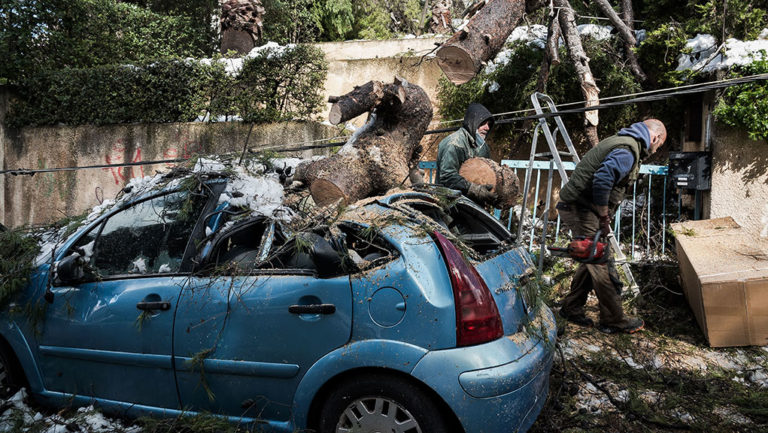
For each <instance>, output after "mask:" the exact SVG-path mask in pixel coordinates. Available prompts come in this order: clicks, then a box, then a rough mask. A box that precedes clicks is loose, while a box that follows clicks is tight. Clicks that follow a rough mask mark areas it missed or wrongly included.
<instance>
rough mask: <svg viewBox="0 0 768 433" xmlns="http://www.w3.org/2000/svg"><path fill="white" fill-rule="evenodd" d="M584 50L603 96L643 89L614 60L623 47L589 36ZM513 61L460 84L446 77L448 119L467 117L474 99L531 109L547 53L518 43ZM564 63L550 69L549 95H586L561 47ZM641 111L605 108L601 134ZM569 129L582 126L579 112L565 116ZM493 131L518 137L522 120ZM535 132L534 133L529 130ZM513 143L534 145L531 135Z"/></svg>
mask: <svg viewBox="0 0 768 433" xmlns="http://www.w3.org/2000/svg"><path fill="white" fill-rule="evenodd" d="M583 45H584V49H585V52H586V54H587V56H588V57H589V58H590V66H591V69H592V72H593V73H594V74H595V79H596V81H597V84H598V86H599V87H600V88H601V90H602V92H601V96H602V97H606V96H612V95H617V94H623V93H631V92H636V91H639V90H641V88H640V85H639V83H637V81H636V80H635V78H634V76H633V75H632V74H631V72H630V71H629V69H628V68H626V67H625V66H624V65H623V64H622V63H617V62H616V61H615V58H616V56H617V50H618V49H619V47H617V46H614V45H612V44H611V43H610V42H605V41H602V42H601V41H594V40H592V39H585V40H584V41H583ZM510 49H511V53H510V54H509V61H508V62H507V63H506V64H505V65H503V66H499V67H498V68H496V70H494V71H493V72H491V73H488V74H486V73H480V74H478V76H477V77H475V78H473V79H472V80H471V81H469V82H468V83H466V84H462V85H461V86H455V85H453V84H451V83H450V82H449V81H448V80H446V79H445V78H441V80H440V83H439V87H438V99H439V100H440V114H441V115H442V116H443V118H446V119H462V118H463V117H464V111H465V110H466V107H467V106H468V105H469V104H470V103H471V102H479V103H481V104H483V105H485V106H486V107H487V108H488V109H489V110H490V111H491V112H492V113H502V112H510V111H517V110H523V109H529V108H530V107H531V102H530V95H531V94H532V93H533V92H534V91H536V81H537V79H538V71H539V68H540V65H541V60H542V56H543V51H542V50H541V49H538V48H536V47H531V46H528V45H526V44H522V43H517V44H514V45H512V46H511V47H510ZM560 55H561V58H562V59H563V61H562V63H560V65H558V66H555V67H553V68H551V71H550V77H549V80H548V82H547V88H546V89H545V93H547V94H548V95H549V96H551V97H552V99H553V100H554V101H555V103H565V102H573V101H581V100H583V99H584V97H583V95H582V93H581V90H580V84H579V81H578V78H577V75H576V72H575V70H574V68H573V65H572V64H571V63H570V62H569V61H566V60H565V59H566V58H567V57H566V55H567V53H566V52H565V48H561V53H560ZM494 82H495V83H498V85H499V90H497V91H495V92H491V91H490V89H491V85H492V83H494ZM636 116H637V113H636V109H635V108H634V107H633V106H622V107H618V108H615V109H611V110H603V111H601V112H600V126H599V128H600V130H599V133H600V135H601V136H602V135H612V134H614V133H615V132H616V131H618V130H619V129H621V128H622V127H624V126H626V125H627V124H628V123H631V122H634V121H635V119H636ZM564 121H565V122H566V127H567V128H568V129H569V130H578V129H580V128H581V124H582V118H581V117H580V116H566V117H564ZM500 126H501V127H497V128H495V129H496V131H495V132H494V134H495V135H496V136H498V135H499V134H509V135H513V134H514V133H515V131H514V130H513V129H512V128H519V126H520V124H510V125H507V126H503V125H500ZM529 132H530V131H529ZM512 141H514V142H523V143H530V137H527V138H525V139H521V138H519V137H517V138H514V139H513V140H512Z"/></svg>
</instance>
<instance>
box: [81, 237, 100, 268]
mask: <svg viewBox="0 0 768 433" xmlns="http://www.w3.org/2000/svg"><path fill="white" fill-rule="evenodd" d="M95 243H96V241H95V240H92V241H90V242H88V243H87V244H85V245H83V246H82V247H80V248H82V249H83V254H85V255H84V256H83V259H85V261H86V263H87V262H90V261H91V256H92V255H93V246H94V244H95Z"/></svg>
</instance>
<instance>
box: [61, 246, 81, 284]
mask: <svg viewBox="0 0 768 433" xmlns="http://www.w3.org/2000/svg"><path fill="white" fill-rule="evenodd" d="M55 266H56V273H55V280H56V281H57V282H60V283H62V284H67V285H69V284H77V283H79V282H81V281H82V280H83V278H85V260H84V259H83V257H82V256H81V255H80V254H78V253H72V254H70V255H68V256H67V257H64V258H63V259H61V260H59V261H58V262H56V265H55Z"/></svg>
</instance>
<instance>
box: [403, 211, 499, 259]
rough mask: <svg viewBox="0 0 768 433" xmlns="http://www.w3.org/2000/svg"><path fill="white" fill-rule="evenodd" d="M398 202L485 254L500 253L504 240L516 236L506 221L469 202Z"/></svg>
mask: <svg viewBox="0 0 768 433" xmlns="http://www.w3.org/2000/svg"><path fill="white" fill-rule="evenodd" d="M398 204H399V205H405V206H407V207H409V208H411V209H415V210H417V211H419V212H420V213H422V214H423V215H425V216H427V217H429V218H430V219H431V220H432V221H434V222H435V223H437V224H439V225H440V226H442V227H443V228H445V229H447V230H449V231H450V232H451V233H453V234H454V235H455V236H456V237H458V238H459V239H461V241H462V242H463V243H465V244H466V245H467V246H469V247H470V248H472V249H473V250H475V251H476V252H478V253H479V254H481V255H485V254H490V253H493V252H497V251H499V250H500V249H501V248H503V247H504V242H507V241H511V240H512V235H511V234H510V233H509V231H508V230H506V228H505V227H504V226H503V225H502V224H500V223H499V222H498V221H497V220H495V219H494V218H493V217H491V216H490V215H488V214H487V213H485V212H483V211H481V210H479V209H476V208H475V207H473V206H471V205H469V204H466V203H462V202H456V203H453V204H452V205H451V206H445V207H443V206H440V205H439V204H437V203H431V202H428V201H424V200H403V201H401V202H399V203H398Z"/></svg>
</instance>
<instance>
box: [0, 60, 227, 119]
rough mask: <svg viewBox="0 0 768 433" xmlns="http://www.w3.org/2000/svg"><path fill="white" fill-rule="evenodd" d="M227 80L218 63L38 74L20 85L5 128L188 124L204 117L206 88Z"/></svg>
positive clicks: (165, 62)
mask: <svg viewBox="0 0 768 433" xmlns="http://www.w3.org/2000/svg"><path fill="white" fill-rule="evenodd" d="M227 80H228V77H227V76H226V74H225V72H224V68H223V66H221V65H220V64H214V65H203V64H200V63H197V62H188V61H181V60H162V61H157V62H153V63H144V64H139V65H121V66H118V65H113V66H99V67H94V68H88V69H61V70H43V71H40V72H39V73H36V74H34V75H31V76H30V77H29V78H27V79H26V80H24V81H23V82H22V85H21V86H20V87H19V98H18V99H17V100H16V101H14V103H13V104H12V105H11V108H10V110H9V113H8V118H7V124H8V125H9V126H11V127H18V126H24V125H51V124H57V123H64V124H72V125H77V124H85V123H92V124H109V123H132V122H179V121H181V122H187V121H191V120H194V119H195V118H196V117H197V116H198V115H199V114H201V113H203V112H205V110H206V109H207V106H208V99H209V97H208V92H209V91H210V90H209V89H211V88H213V87H214V84H215V83H218V82H221V81H227Z"/></svg>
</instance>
